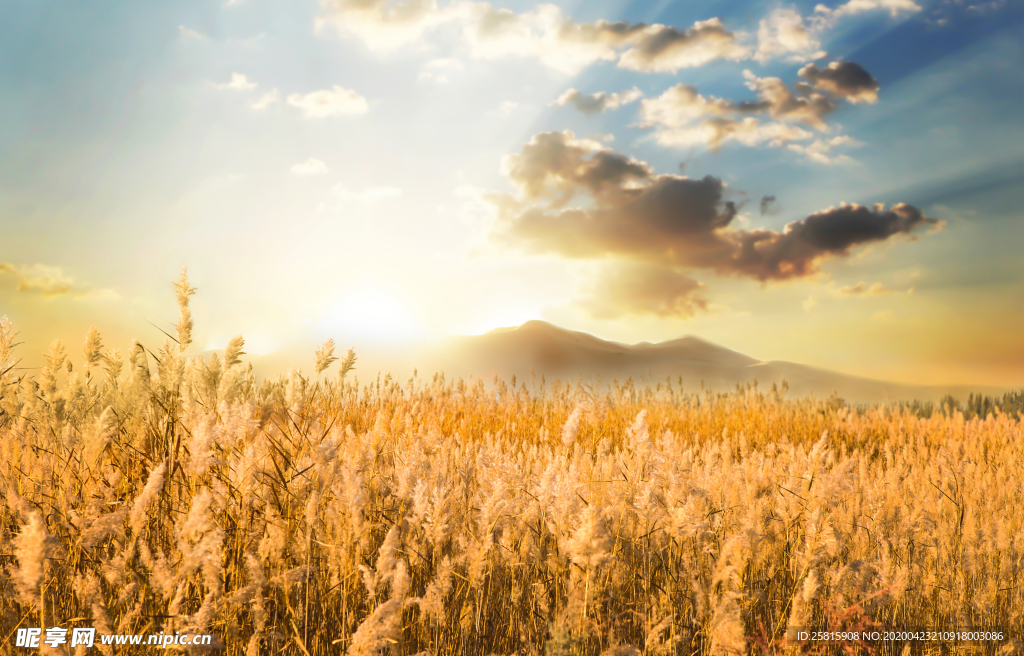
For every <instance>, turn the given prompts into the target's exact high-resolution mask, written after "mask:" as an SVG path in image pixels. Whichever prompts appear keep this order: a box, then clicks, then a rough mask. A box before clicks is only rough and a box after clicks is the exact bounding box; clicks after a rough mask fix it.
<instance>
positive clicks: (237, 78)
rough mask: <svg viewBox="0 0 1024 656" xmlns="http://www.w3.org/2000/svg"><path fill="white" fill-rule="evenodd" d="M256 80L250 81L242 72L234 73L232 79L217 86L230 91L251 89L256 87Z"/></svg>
mask: <svg viewBox="0 0 1024 656" xmlns="http://www.w3.org/2000/svg"><path fill="white" fill-rule="evenodd" d="M256 86H257V85H256V83H255V82H250V81H249V78H247V77H246V76H244V75H242V74H241V73H232V74H231V81H230V82H224V83H222V84H218V85H217V88H218V89H220V90H222V91H223V90H230V91H250V90H252V89H255V88H256Z"/></svg>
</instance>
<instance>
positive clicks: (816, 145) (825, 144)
mask: <svg viewBox="0 0 1024 656" xmlns="http://www.w3.org/2000/svg"><path fill="white" fill-rule="evenodd" d="M844 145H858V142H856V141H854V140H853V139H852V138H850V137H848V136H846V135H840V136H837V137H832V138H831V139H815V140H814V141H812V142H810V143H807V144H802V143H791V144H788V145H787V146H786V147H787V148H789V149H790V150H792V151H793V152H796V153H800V154H802V155H804V156H805V157H807V158H808V159H810V160H813V161H815V162H818V163H819V164H839V163H843V162H850V161H852V160H851V159H850V158H849V157H848V156H846V155H833V154H832V149H833V148H835V147H836V146H844Z"/></svg>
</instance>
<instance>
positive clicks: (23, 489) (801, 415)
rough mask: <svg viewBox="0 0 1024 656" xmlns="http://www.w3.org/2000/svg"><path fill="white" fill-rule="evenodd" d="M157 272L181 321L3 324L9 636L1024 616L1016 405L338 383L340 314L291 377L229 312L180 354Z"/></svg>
mask: <svg viewBox="0 0 1024 656" xmlns="http://www.w3.org/2000/svg"><path fill="white" fill-rule="evenodd" d="M177 291H178V298H179V301H180V302H181V307H182V310H183V312H182V320H181V321H180V322H179V324H178V335H177V338H178V341H177V343H176V342H175V341H173V340H171V339H168V340H167V341H166V342H165V344H164V347H163V349H161V350H160V351H159V352H158V353H156V354H155V355H154V356H150V355H147V352H146V351H145V349H144V348H143V347H142V346H141V345H138V344H135V345H133V347H132V349H131V350H130V352H129V353H128V356H127V358H126V359H127V362H123V360H124V358H122V357H121V356H120V355H119V354H118V353H116V352H108V351H105V350H104V349H103V346H102V342H101V340H100V337H99V335H98V334H94V333H92V332H91V333H90V335H89V336H88V337H87V339H86V344H85V347H84V353H83V359H82V360H79V361H78V362H82V364H76V367H77V368H73V367H72V366H71V364H70V360H68V359H67V358H65V357H64V353H63V349H62V347H60V345H58V344H55V345H54V347H53V348H51V352H50V354H49V356H48V360H47V366H46V368H45V369H44V370H43V371H42V373H41V374H39V375H38V376H37V377H35V378H33V379H26V378H19V377H16V375H15V374H16V373H17V370H15V369H11V370H8V371H6V372H5V369H7V368H8V367H10V365H11V363H12V362H13V361H14V355H13V351H12V349H11V348H10V346H11V344H12V342H13V331H12V328H11V327H10V325H9V324H7V323H3V324H0V372H4V373H2V374H0V462H2V463H3V467H2V469H0V490H2V491H3V500H4V502H3V503H2V504H0V640H3V643H2V646H0V649H2V650H4V651H5V652H10V653H13V652H16V651H23V650H17V649H15V648H14V647H12V645H13V638H9V636H10V635H11V634H12V633H13V632H14V630H15V628H16V627H17V626H44V627H45V626H54V625H60V626H63V627H65V628H67V627H68V626H87V627H88V626H94V627H97V628H98V629H100V630H101V631H104V630H109V631H117V632H124V633H128V632H131V633H153V632H157V631H160V630H163V631H165V632H166V631H171V632H173V631H176V630H180V631H184V630H189V631H192V632H204V633H212V634H214V635H216V636H218V637H219V638H220V639H221V640H222V641H223V646H224V647H225V648H226V650H227V653H229V654H242V653H246V654H262V653H266V654H270V653H279V652H281V653H290V654H304V655H306V654H308V655H313V654H338V653H348V654H365V655H368V654H375V653H378V652H382V653H391V654H396V655H399V654H415V653H417V652H423V651H429V652H430V653H432V654H436V655H441V654H481V655H486V654H491V653H496V654H511V653H533V654H547V655H549V656H556V655H559V656H560V655H563V654H595V655H596V654H599V653H602V652H606V653H609V654H616V655H618V656H626V655H628V654H638V653H641V652H642V653H644V654H687V655H690V654H697V653H700V654H711V653H717V654H729V653H733V654H739V653H755V654H762V653H807V652H810V651H813V649H812V648H811V647H809V646H807V645H806V644H804V645H801V644H794V643H792V642H787V640H786V633H787V627H795V626H807V627H811V628H818V629H826V628H827V629H833V630H838V629H844V628H845V629H850V628H857V627H860V628H871V627H876V628H880V627H888V628H893V629H903V628H908V627H921V628H930V629H935V630H943V629H953V628H958V627H966V626H971V627H1000V628H1002V629H1003V630H1009V629H1016V630H1018V631H1019V629H1020V627H1021V624H1022V621H1024V610H1022V609H1024V589H1022V586H1021V584H1022V554H1024V526H1022V524H1024V483H1022V482H1021V472H1022V471H1024V446H1022V445H1024V441H1022V437H1024V435H1022V433H1024V431H1022V427H1021V420H1020V419H1019V418H1013V417H1009V416H1007V415H1003V414H1000V413H998V412H997V413H996V414H993V415H988V416H987V417H986V418H984V419H980V418H974V419H970V420H966V419H965V418H964V417H963V415H962V414H960V413H957V412H953V413H949V414H935V415H933V416H931V417H928V418H921V417H916V416H914V415H913V414H911V413H910V412H908V411H905V410H895V409H886V408H873V409H868V410H863V411H857V410H853V409H850V408H848V407H845V406H844V405H843V404H842V403H841V402H839V401H838V400H836V399H831V400H825V401H813V400H802V401H796V402H792V401H785V400H783V399H781V398H780V397H779V395H778V394H777V393H773V392H769V393H765V392H763V391H758V390H757V389H756V388H753V387H748V388H747V389H743V390H737V391H736V392H735V393H732V394H729V395H717V396H716V395H711V394H703V395H702V394H696V393H683V392H682V391H681V390H679V389H674V388H673V387H672V386H671V384H665V385H659V386H658V387H657V388H655V389H651V388H637V387H634V386H633V385H631V384H624V385H617V386H614V387H612V388H610V389H604V390H600V391H596V390H593V389H590V388H587V387H585V386H582V385H565V384H557V383H556V384H552V385H543V384H542V385H537V384H536V382H532V384H531V385H530V386H529V387H528V386H527V385H520V386H518V387H517V386H515V383H514V381H513V384H512V385H511V386H510V385H508V384H505V383H497V384H495V385H493V386H490V387H485V386H484V385H483V383H481V382H475V383H465V382H463V381H461V380H459V381H455V382H451V381H446V380H445V379H444V378H443V377H441V376H435V377H434V378H433V379H432V380H431V381H429V382H426V381H423V382H421V381H418V380H416V379H413V380H410V381H408V382H407V383H405V384H400V383H398V382H397V381H393V380H391V379H390V378H388V377H385V378H384V379H383V380H381V379H380V378H378V379H377V380H376V381H375V382H374V383H372V384H369V385H364V386H360V385H359V383H358V382H355V381H352V380H350V379H351V374H350V373H349V372H350V371H351V369H352V367H353V362H354V357H353V356H352V355H351V354H349V355H348V356H347V357H345V358H343V360H342V362H341V364H340V365H338V366H339V367H340V368H341V369H342V371H343V372H344V374H348V375H347V376H346V375H334V374H330V369H328V370H327V371H328V373H327V374H326V375H321V372H322V371H323V369H325V368H327V367H329V366H330V365H331V363H332V362H333V359H334V358H333V343H331V344H329V345H325V346H324V347H323V348H322V349H321V350H320V351H319V352H318V354H317V361H316V364H315V366H314V368H315V370H316V371H317V376H316V377H315V378H305V377H303V376H302V375H300V374H299V373H297V372H292V373H291V374H289V375H287V376H282V377H279V378H277V379H273V380H267V381H263V382H262V383H258V382H257V381H256V380H254V378H253V376H252V375H251V373H250V371H249V369H248V368H247V367H246V365H245V364H243V363H242V356H243V354H242V353H241V349H242V343H241V341H240V340H236V341H233V343H232V344H233V346H232V347H230V348H229V351H230V352H229V353H227V354H226V355H225V358H224V359H223V360H220V359H218V358H216V356H215V357H214V358H213V359H212V360H211V361H208V362H204V361H202V360H200V359H198V358H191V359H186V358H185V357H184V355H183V353H182V351H183V349H182V348H181V347H180V344H187V343H188V342H189V341H190V339H191V329H192V326H191V319H190V317H189V315H188V313H187V303H188V297H189V295H190V293H191V291H192V290H191V288H190V287H189V285H188V283H187V280H185V279H184V277H183V278H182V280H181V281H180V282H179V283H178V285H177ZM154 359H155V365H154V364H153V363H154ZM336 368H337V367H336ZM122 370H126V371H123V372H122ZM545 388H546V389H545ZM1018 638H1019V635H1018ZM932 646H933V647H935V646H936V645H934V644H933V645H932ZM945 646H946V647H948V648H949V649H951V650H952V653H979V652H978V650H979V649H982V650H983V651H987V652H989V653H995V652H996V651H997V650H1001V651H999V653H1005V654H1010V653H1018V652H1015V651H1014V650H1015V649H1020V648H1021V644H1020V643H1014V642H1012V641H1004V642H1002V643H999V644H998V645H997V644H994V643H990V644H988V645H987V646H984V647H979V646H978V643H974V644H973V645H972V644H971V643H959V644H946V645H945ZM845 647H847V648H849V649H852V650H854V651H852V652H848V653H862V651H858V650H862V648H861V647H857V646H855V645H852V644H849V643H847V644H846V645H845ZM883 647H884V648H882V649H880V650H879V651H885V652H894V653H901V650H902V649H903V647H904V645H902V644H900V643H888V644H886V645H884V646H883ZM919 648H920V646H916V647H914V648H913V650H912V651H914V652H915V653H916V651H917V650H918V649H919ZM97 649H98V648H97ZM107 649H109V648H107ZM148 649H149V650H150V651H151V650H152V648H148ZM138 650H139V653H143V652H146V651H147V648H145V647H142V648H138ZM841 650H842V647H840V646H838V645H833V646H832V647H830V648H829V649H827V650H824V651H829V652H839V651H841ZM124 653H128V652H124ZM903 653H907V652H903Z"/></svg>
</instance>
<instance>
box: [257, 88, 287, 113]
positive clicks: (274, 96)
mask: <svg viewBox="0 0 1024 656" xmlns="http://www.w3.org/2000/svg"><path fill="white" fill-rule="evenodd" d="M279 100H281V94H280V92H278V90H277V89H271V90H270V91H268V92H266V93H265V94H263V95H262V96H260V99H259V100H257V101H256V102H254V103H253V104H251V105H249V106H250V107H252V108H253V109H255V110H256V111H258V112H261V111H263V110H264V109H266V108H268V107H270V106H271V105H273V104H275V103H277V102H278V101H279Z"/></svg>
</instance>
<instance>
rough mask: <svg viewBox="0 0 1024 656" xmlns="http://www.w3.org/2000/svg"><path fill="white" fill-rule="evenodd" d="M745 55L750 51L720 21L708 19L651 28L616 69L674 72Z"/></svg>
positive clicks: (745, 56) (639, 38) (620, 61)
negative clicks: (679, 25)
mask: <svg viewBox="0 0 1024 656" xmlns="http://www.w3.org/2000/svg"><path fill="white" fill-rule="evenodd" d="M749 56H750V51H749V50H748V49H747V48H746V47H744V46H742V45H740V44H739V42H738V41H737V39H736V35H735V34H733V33H732V32H730V31H728V30H726V29H725V26H724V25H722V21H721V20H719V19H718V18H712V19H709V20H706V21H698V22H696V23H694V24H693V27H690V28H686V29H678V28H675V27H670V26H667V25H651V26H650V27H648V28H647V29H645V30H644V31H643V32H641V34H640V36H639V37H637V38H636V39H635V40H633V42H632V47H631V48H630V49H629V50H627V51H626V52H624V53H623V54H622V57H621V58H620V59H619V66H621V67H623V68H629V69H632V70H636V71H658V72H675V71H677V70H679V69H680V68H690V67H693V66H702V65H704V64H707V63H708V62H711V61H714V60H716V59H732V60H739V59H745V58H747V57H749Z"/></svg>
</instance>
